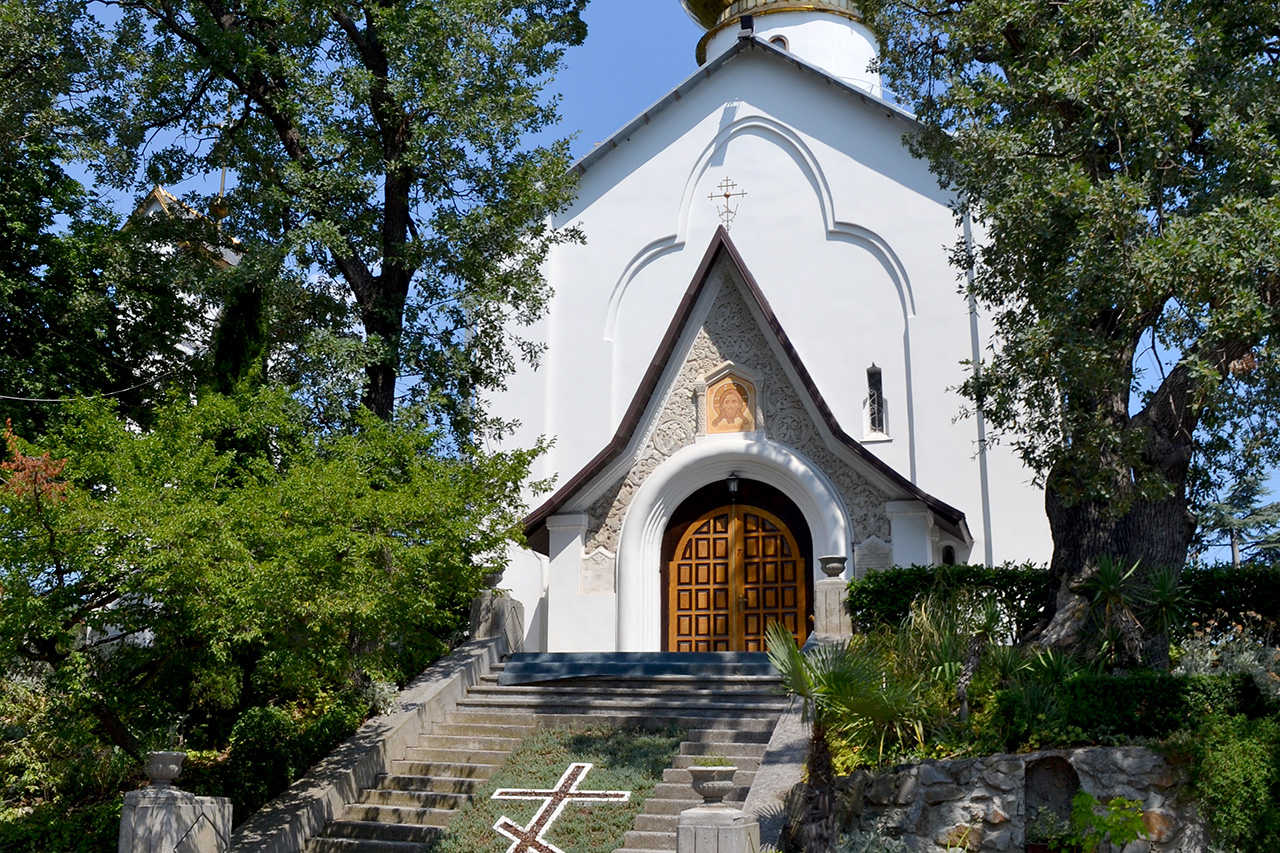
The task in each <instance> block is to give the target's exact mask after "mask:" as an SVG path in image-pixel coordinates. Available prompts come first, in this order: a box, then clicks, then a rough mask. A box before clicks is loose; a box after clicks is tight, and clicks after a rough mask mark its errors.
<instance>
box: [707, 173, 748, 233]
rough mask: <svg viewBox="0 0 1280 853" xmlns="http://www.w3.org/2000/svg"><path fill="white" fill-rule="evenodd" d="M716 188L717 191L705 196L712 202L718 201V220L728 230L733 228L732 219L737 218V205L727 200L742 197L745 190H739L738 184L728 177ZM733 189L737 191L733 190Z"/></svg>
mask: <svg viewBox="0 0 1280 853" xmlns="http://www.w3.org/2000/svg"><path fill="white" fill-rule="evenodd" d="M716 190H717V192H713V193H711V195H709V196H707V198H708V199H709V200H711V201H714V202H720V204H719V205H718V206H717V208H716V211H717V212H718V213H719V214H720V221H721V222H722V223H723V224H724V230H726V231H728V230H730V229H732V228H733V220H735V219H737V218H738V205H736V204H730V203H729V202H730V200H732V199H734V198H742V197H743V196H745V195H746V194H747V193H746V191H745V190H739V189H738V185H737V184H736V183H734V182H733V180H732V179H730V178H725V179H724V180H723V181H721V182H720V185H719V186H718V187H716ZM735 190H737V191H736V192H735ZM722 200H723V201H722Z"/></svg>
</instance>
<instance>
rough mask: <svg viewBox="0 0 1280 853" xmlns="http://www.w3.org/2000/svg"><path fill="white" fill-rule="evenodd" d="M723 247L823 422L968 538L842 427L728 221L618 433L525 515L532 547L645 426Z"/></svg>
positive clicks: (943, 508)
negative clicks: (553, 519)
mask: <svg viewBox="0 0 1280 853" xmlns="http://www.w3.org/2000/svg"><path fill="white" fill-rule="evenodd" d="M721 252H724V253H726V254H727V255H728V256H729V259H730V260H731V261H732V262H733V265H734V267H735V268H736V269H737V271H738V274H739V275H741V276H742V280H743V281H744V282H745V283H746V285H747V290H748V292H749V293H750V294H751V296H752V298H753V299H754V300H755V302H756V305H757V307H758V308H759V309H760V312H761V313H762V314H763V315H764V318H765V322H766V323H767V324H768V326H769V329H770V330H771V331H772V332H773V334H774V336H775V337H776V338H777V339H778V343H779V344H780V345H781V346H782V351H783V352H784V353H785V354H786V356H787V359H788V360H789V361H790V362H791V366H792V368H793V369H794V370H795V372H796V375H797V376H798V377H799V379H800V383H801V384H802V385H803V386H804V388H805V390H806V391H807V392H808V394H809V396H810V398H811V399H812V400H813V403H814V405H815V406H816V407H817V409H818V413H819V414H820V415H821V416H822V420H823V422H824V423H825V424H826V426H827V429H829V430H830V431H831V434H832V435H833V436H835V438H836V440H838V441H839V442H840V443H842V444H843V445H845V447H847V448H848V449H849V450H850V451H851V452H852V453H853V454H854V455H855V456H857V457H858V458H859V459H861V460H862V461H864V462H866V463H867V464H868V465H870V466H871V467H873V468H875V469H876V470H877V471H878V472H880V473H881V474H882V475H884V476H885V477H887V478H888V479H889V480H891V481H892V482H893V483H894V484H895V485H897V486H898V487H899V488H901V489H902V490H903V491H905V492H907V493H908V494H910V495H911V496H912V497H913V498H915V499H916V500H919V501H921V502H922V503H924V504H925V505H926V506H928V507H929V509H930V510H931V511H932V512H933V513H934V514H935V515H936V516H938V517H939V518H940V519H941V520H942V521H944V522H946V523H947V524H948V526H950V527H951V528H953V530H952V532H954V533H955V534H956V535H957V536H958V537H959V538H960V539H962V540H968V539H969V537H968V535H967V531H966V529H965V524H964V519H965V516H964V513H963V512H961V511H960V510H958V509H956V508H955V507H953V506H951V505H950V504H947V503H944V502H943V501H940V500H938V499H937V498H935V497H933V496H932V495H930V494H928V493H927V492H925V491H924V490H923V489H921V488H920V487H919V486H917V485H916V484H915V483H912V482H911V481H910V480H908V479H907V478H906V477H903V476H902V475H901V474H899V473H898V472H897V471H895V470H894V469H893V468H892V467H890V466H889V464H888V463H886V462H884V461H882V460H881V459H879V458H878V457H876V456H875V455H874V454H872V453H871V452H870V451H868V450H867V449H866V448H864V447H863V446H862V445H861V444H859V443H858V442H857V441H854V439H853V438H851V437H850V436H849V435H848V434H847V433H846V432H845V431H844V430H843V429H841V428H840V425H839V423H838V422H837V421H836V419H835V416H834V415H832V414H831V409H830V408H829V407H828V406H827V402H826V400H824V399H823V397H822V394H821V392H819V391H818V386H817V385H816V384H815V383H814V381H813V377H811V376H810V375H809V371H808V370H806V369H805V366H804V363H803V362H802V361H801V360H800V356H799V354H798V353H797V352H796V350H795V347H794V346H792V344H791V339H790V338H788V337H787V334H786V332H784V331H783V330H782V325H781V324H780V323H779V322H778V318H777V316H776V315H775V314H774V313H773V309H772V308H771V307H770V306H769V301H768V300H767V299H765V296H764V292H763V291H761V290H760V286H759V285H758V284H757V283H756V280H755V277H754V276H752V275H751V272H750V270H748V269H747V265H746V263H745V262H744V261H743V259H742V255H741V254H740V253H739V252H738V249H737V247H736V246H734V245H733V241H732V240H731V239H729V232H728V231H726V230H725V228H724V226H723V225H722V226H720V227H719V228H717V229H716V233H715V236H713V237H712V238H711V245H709V246H708V247H707V251H706V253H705V254H704V255H703V256H702V262H701V263H699V264H698V270H697V272H695V273H694V274H693V280H692V281H691V282H690V283H689V288H688V289H687V290H686V291H685V294H684V297H683V298H682V299H681V300H680V305H679V307H678V308H677V309H676V313H675V316H674V317H673V318H672V320H671V325H670V326H668V327H667V332H666V334H665V335H663V337H662V343H661V344H659V346H658V351H657V353H656V354H655V355H654V357H653V360H652V361H650V362H649V367H648V369H647V370H646V371H645V374H644V378H643V379H641V381H640V387H639V389H638V390H637V391H636V395H635V397H634V398H633V399H632V402H631V405H630V406H628V407H627V415H626V417H625V418H623V420H622V423H621V424H619V425H618V430H617V432H615V433H614V435H613V438H612V439H611V440H610V441H609V443H608V444H607V445H606V446H605V448H604V449H603V450H601V451H600V452H599V453H597V454H596V456H595V458H593V459H592V460H591V461H590V462H588V463H587V464H586V465H585V466H584V467H583V468H582V470H580V471H578V473H577V474H575V475H573V477H572V478H570V479H569V481H568V482H566V483H565V484H564V485H563V486H561V487H560V488H559V489H557V490H556V491H555V494H553V495H552V496H551V497H550V498H549V499H547V501H546V502H545V503H543V504H542V505H541V506H540V507H538V508H537V509H535V510H534V511H533V512H532V513H530V514H529V515H528V516H527V517H526V518H525V520H524V531H525V537H526V539H527V540H528V543H529V547H530V548H532V549H533V550H535V551H537V552H538V553H540V554H547V552H548V551H549V550H550V542H549V536H548V534H547V529H546V523H545V522H546V520H547V518H549V517H550V516H552V515H555V514H556V513H557V512H559V511H560V510H561V509H563V508H564V506H565V504H567V503H568V502H569V500H570V499H571V498H572V497H573V496H574V495H575V494H577V492H578V490H579V489H581V488H582V487H583V486H585V485H586V484H587V483H589V482H590V481H591V480H593V479H594V478H595V477H596V476H597V475H599V474H600V472H601V471H603V470H604V469H605V468H606V467H607V466H608V465H609V463H611V462H613V461H614V460H615V459H617V458H618V456H619V455H620V454H621V453H622V451H623V450H625V449H626V446H627V444H628V442H630V440H631V436H632V434H633V433H634V432H635V430H636V427H638V426H639V425H640V421H641V419H642V418H643V417H644V413H645V410H646V409H647V408H648V406H649V401H650V400H651V399H652V398H653V395H654V392H655V391H657V390H658V382H659V381H660V380H661V379H662V372H663V371H664V370H665V369H666V366H667V363H668V362H669V361H670V359H671V355H672V353H673V352H674V350H675V347H676V344H677V343H678V342H679V340H680V336H681V335H682V334H683V333H684V329H685V326H686V325H687V324H688V322H689V317H690V316H691V315H692V314H693V308H694V306H695V305H696V304H697V302H698V298H699V297H700V296H701V295H702V291H703V289H704V288H705V287H706V284H707V280H708V278H709V277H710V275H711V269H712V267H714V266H715V263H716V261H717V259H718V258H719V256H720V253H721Z"/></svg>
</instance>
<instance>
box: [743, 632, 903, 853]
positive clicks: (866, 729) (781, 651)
mask: <svg viewBox="0 0 1280 853" xmlns="http://www.w3.org/2000/svg"><path fill="white" fill-rule="evenodd" d="M766 641H767V644H768V651H769V660H770V661H771V662H772V663H773V665H774V667H775V668H776V669H777V670H778V672H779V674H780V675H781V676H782V686H783V689H784V690H785V691H786V692H787V693H789V694H790V695H791V696H792V697H794V698H796V699H798V700H799V701H800V702H801V711H802V717H803V719H804V721H805V722H806V723H808V724H809V726H810V738H809V757H808V762H807V764H806V771H807V777H808V778H807V784H806V789H805V798H804V803H805V822H804V827H803V830H802V834H803V836H804V844H805V847H804V849H805V850H806V851H808V853H829V851H830V850H832V848H833V846H834V844H835V842H836V826H835V813H834V812H835V809H834V791H835V766H834V763H833V760H832V753H831V735H832V734H833V733H835V732H836V731H840V732H842V733H846V734H849V735H850V736H852V737H853V738H854V739H855V740H856V741H857V742H859V743H861V744H862V745H863V746H864V748H865V749H867V750H868V751H869V750H870V749H871V748H872V747H873V746H874V748H875V749H876V751H877V756H878V758H879V759H882V758H883V756H884V753H885V749H886V746H888V745H889V744H890V743H893V742H909V741H912V740H913V741H914V742H915V743H920V742H922V741H923V739H924V720H923V716H922V715H921V714H920V713H919V711H918V708H919V702H918V698H917V688H918V684H908V683H905V682H904V681H903V680H902V679H900V678H898V677H897V676H896V674H895V673H893V672H892V671H890V668H889V667H887V666H886V661H885V659H884V657H883V655H881V654H879V653H878V652H877V651H876V650H875V649H874V648H873V647H872V646H871V645H870V644H860V645H857V646H855V645H853V644H832V645H819V646H816V647H814V648H812V649H810V650H809V651H807V652H803V651H801V650H800V649H799V648H797V647H796V644H795V640H794V638H793V637H792V635H791V634H790V632H788V631H787V630H786V629H785V628H784V627H783V626H782V625H781V624H780V623H777V622H774V623H772V624H770V625H769V627H768V630H767V632H766Z"/></svg>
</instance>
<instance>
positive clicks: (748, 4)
mask: <svg viewBox="0 0 1280 853" xmlns="http://www.w3.org/2000/svg"><path fill="white" fill-rule="evenodd" d="M680 5H682V6H684V10H685V11H686V12H688V13H689V17H691V18H693V19H694V20H695V21H697V22H698V24H699V25H700V26H701V27H702V28H703V29H705V30H710V29H713V28H715V27H717V26H720V25H722V24H725V23H728V22H729V21H732V20H734V19H735V18H737V17H739V16H741V15H759V14H763V13H766V12H818V11H822V12H840V13H842V14H844V15H846V16H848V17H851V18H854V19H857V18H859V15H858V4H857V3H856V2H854V0H680Z"/></svg>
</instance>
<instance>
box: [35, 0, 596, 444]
mask: <svg viewBox="0 0 1280 853" xmlns="http://www.w3.org/2000/svg"><path fill="white" fill-rule="evenodd" d="M28 1H29V2H31V3H36V2H37V0H28ZM48 5H51V6H52V5H54V4H53V3H52V2H50V3H48ZM582 6H583V1H582V0H550V2H548V0H516V1H515V2H507V0H503V2H497V0H480V1H479V2H468V3H462V4H458V3H425V4H423V3H411V2H392V3H385V4H381V5H377V6H369V7H367V8H363V7H350V6H345V5H342V4H317V3H314V2H311V0H287V1H286V2H281V3H275V4H272V5H270V6H262V7H252V8H250V7H245V8H240V7H226V6H223V5H220V4H217V3H213V2H209V0H182V2H176V3H170V4H167V5H165V6H164V7H155V6H151V5H147V4H127V5H126V6H124V7H116V6H113V7H112V9H111V13H110V14H109V15H108V14H100V13H98V12H97V10H95V9H94V4H93V3H88V4H83V5H82V6H79V7H76V6H74V5H73V6H71V7H69V10H68V11H67V13H66V14H65V15H64V18H66V19H67V20H68V23H67V24H66V25H65V27H64V28H65V29H72V30H74V28H75V27H76V26H82V27H83V26H89V25H91V24H92V25H96V29H97V36H98V38H97V42H96V45H97V48H98V49H97V50H96V51H95V57H96V62H95V64H94V66H92V67H71V68H68V69H67V70H66V72H65V74H64V75H63V76H62V78H60V80H58V81H54V82H60V83H61V82H63V81H64V80H65V81H66V85H69V86H73V87H81V88H82V89H92V90H94V91H95V97H93V98H90V99H87V101H86V100H77V102H76V106H75V107H74V108H71V107H68V108H65V109H54V108H50V109H48V110H46V112H47V113H48V121H49V123H50V125H51V126H52V129H51V132H57V133H60V134H81V135H84V136H86V137H91V138H92V139H93V140H94V144H93V145H92V146H83V147H81V148H79V149H77V150H76V151H75V154H76V155H77V156H79V157H80V158H82V159H83V160H84V161H85V162H87V163H88V164H89V165H90V166H91V167H92V168H93V169H94V170H95V174H96V175H97V176H99V177H100V179H102V180H103V181H105V182H106V183H108V184H109V185H111V186H113V187H117V188H122V189H126V190H131V189H141V190H143V191H146V190H148V189H150V187H151V186H152V185H154V184H167V185H179V184H180V183H181V182H183V181H186V180H188V179H190V178H193V177H202V176H205V175H210V174H216V173H218V172H219V171H220V170H221V169H222V168H223V167H228V168H230V169H231V170H232V171H233V172H234V175H235V181H234V182H232V188H231V189H230V190H228V191H227V193H226V197H225V199H222V200H221V201H222V203H223V204H224V205H225V207H226V208H227V209H228V210H229V215H228V216H227V217H226V219H225V220H224V222H223V227H224V228H225V230H226V231H227V233H231V234H234V235H236V237H237V238H238V240H239V241H240V243H239V251H242V252H245V253H247V254H248V255H250V256H253V255H259V254H264V255H268V256H273V255H276V254H277V253H276V252H275V251H274V249H275V247H279V248H280V249H281V250H282V251H283V256H281V257H279V260H280V261H281V263H282V268H284V269H288V270H293V271H297V270H301V271H304V272H305V273H306V275H304V276H303V279H304V280H305V281H306V283H307V285H308V287H309V288H311V289H312V291H313V292H314V293H317V294H321V293H323V295H325V296H326V297H327V296H330V295H333V294H332V292H331V291H332V290H333V289H337V290H339V291H340V294H339V295H340V299H339V302H340V304H350V305H351V306H352V309H353V310H352V312H351V316H350V318H349V319H350V320H351V321H352V322H353V324H355V325H357V326H358V327H359V328H361V329H362V331H363V335H361V336H357V335H353V334H352V333H351V331H350V327H348V328H347V329H346V330H345V331H340V327H334V326H330V327H328V329H327V330H326V329H321V330H320V331H327V332H328V333H329V334H331V335H335V336H336V337H338V338H341V339H343V340H345V341H346V342H347V343H351V344H355V343H357V342H358V341H359V339H360V338H363V343H364V344H365V345H364V346H362V347H360V348H359V350H360V351H359V354H358V358H357V360H356V363H355V366H356V368H357V370H358V371H361V372H363V373H364V376H363V384H364V388H363V392H362V394H361V397H362V400H363V402H364V403H365V405H366V406H367V407H370V408H371V409H373V410H374V411H376V413H377V414H378V415H379V416H381V417H383V418H389V417H390V416H391V415H392V413H393V411H394V409H395V405H396V400H397V398H398V397H399V398H403V397H404V396H405V395H407V396H408V397H410V398H411V399H412V402H414V403H416V404H418V405H421V406H425V407H427V408H430V409H431V410H432V411H433V412H434V413H435V415H436V416H437V417H438V418H439V419H441V420H442V421H445V422H448V423H449V424H451V425H452V426H454V427H455V429H456V435H457V437H459V438H460V439H462V438H466V437H468V436H470V427H471V426H474V425H475V424H476V423H477V422H478V421H480V420H482V415H481V413H480V412H479V411H478V410H477V409H476V408H475V406H476V405H477V401H478V399H479V397H478V395H479V394H480V393H481V392H484V391H490V390H493V389H496V388H499V387H501V385H502V383H503V381H504V379H505V378H506V376H508V375H509V373H510V372H511V370H512V369H513V367H514V364H515V359H516V357H517V354H519V355H523V356H526V357H532V356H533V355H535V350H536V348H535V347H533V346H532V345H530V344H528V342H524V341H521V340H519V339H518V338H517V337H516V332H515V330H516V329H518V328H519V327H520V325H521V324H527V323H529V322H532V321H533V320H534V319H536V318H537V316H538V315H539V314H540V313H541V311H542V310H543V307H544V305H545V301H546V298H547V295H548V294H547V289H546V286H545V282H544V281H543V280H542V276H541V272H540V264H541V261H542V260H543V259H544V258H545V256H546V253H547V251H548V249H549V248H550V247H551V246H552V245H553V244H555V243H556V242H558V241H560V240H562V239H564V238H565V237H566V236H568V235H571V234H572V233H573V232H572V230H569V231H566V232H554V231H553V230H552V229H551V227H550V224H549V217H550V215H551V214H553V213H555V212H556V211H557V210H559V209H560V208H562V207H563V206H564V205H565V204H566V203H567V202H568V200H569V199H570V198H571V194H572V189H573V185H574V181H573V178H572V176H571V175H570V174H569V171H568V168H567V166H568V157H567V154H568V150H567V146H566V145H565V144H564V143H563V142H552V143H550V144H547V145H542V146H539V145H532V144H528V143H527V142H526V137H527V136H528V135H531V134H537V133H540V132H544V131H546V130H547V129H548V128H549V127H550V126H551V125H552V124H554V122H555V121H556V118H557V116H556V102H555V99H554V98H551V97H547V96H545V95H544V94H543V87H544V86H545V85H546V84H547V82H548V81H549V80H550V79H551V76H552V75H553V74H554V72H555V71H556V69H557V67H558V66H559V63H560V61H561V57H562V54H563V51H564V49H565V48H566V47H567V46H569V45H573V44H577V43H579V42H581V40H582V38H583V37H584V36H585V32H586V29H585V26H584V24H583V22H582V21H581V18H580V11H581V8H582ZM16 35H17V34H16V33H15V34H14V36H15V37H16ZM50 85H52V82H51V84H50ZM57 103H58V102H57V101H54V104H55V105H56V104H57ZM157 131H159V133H157ZM157 137H158V139H159V141H157ZM186 201H187V202H188V203H189V204H190V206H191V207H192V208H193V209H195V210H208V209H210V208H211V205H212V202H213V199H212V198H211V197H209V196H204V197H194V196H193V197H191V198H188V199H186ZM258 283H259V284H266V283H265V282H258ZM335 286H336V288H335ZM227 296H228V297H229V298H228V299H227V301H226V303H224V306H228V307H230V308H231V309H232V310H231V312H230V314H229V315H224V318H223V319H224V320H228V321H229V326H230V327H235V326H241V327H242V328H244V329H246V330H248V331H249V332H251V333H252V334H251V335H250V336H249V337H250V338H251V339H252V338H258V337H260V332H261V326H260V324H259V323H258V322H257V319H256V312H254V311H252V310H250V311H241V310H239V309H242V308H245V307H252V306H246V304H245V302H246V300H245V298H244V297H248V299H249V301H252V299H253V298H254V296H255V294H254V293H253V291H251V290H240V291H238V292H236V291H233V292H231V293H229V294H227ZM309 331H316V329H315V327H313V328H312V329H310V330H309ZM230 340H231V339H230V338H228V337H226V336H224V337H222V338H221V339H220V340H219V341H218V342H216V343H217V344H219V345H218V346H216V347H215V349H216V350H217V351H216V352H215V354H214V360H215V361H216V362H217V363H218V364H219V367H220V369H221V370H223V371H225V372H227V373H230V374H232V375H234V374H237V373H242V372H243V371H244V368H245V367H246V366H247V364H246V357H248V360H249V361H253V362H256V361H257V359H256V357H255V354H256V351H257V350H258V349H260V346H259V344H260V343H261V342H260V341H254V340H249V341H247V342H246V341H239V342H237V343H248V344H249V346H247V347H235V348H232V349H227V348H226V347H223V346H221V344H223V343H227V342H228V341H230ZM291 343H292V344H293V345H298V344H301V343H302V336H294V337H293V338H292V339H291ZM235 349H238V350H239V351H238V352H236V351H233V350H235ZM312 363H313V364H314V363H315V362H314V360H312ZM397 380H400V384H399V386H397ZM221 390H226V388H222V389H221ZM352 402H354V401H352Z"/></svg>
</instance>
